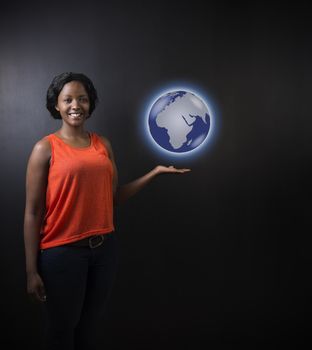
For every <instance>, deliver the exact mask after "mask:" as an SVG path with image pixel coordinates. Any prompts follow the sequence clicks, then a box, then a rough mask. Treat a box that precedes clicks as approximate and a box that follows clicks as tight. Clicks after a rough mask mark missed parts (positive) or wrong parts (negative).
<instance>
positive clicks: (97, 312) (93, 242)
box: [24, 73, 189, 350]
mask: <svg viewBox="0 0 312 350" xmlns="http://www.w3.org/2000/svg"><path fill="white" fill-rule="evenodd" d="M96 104H97V92H96V90H95V88H94V86H93V83H92V81H91V80H90V79H89V78H88V77H86V76H85V75H84V74H80V73H62V74H60V75H58V76H56V77H55V78H54V79H53V81H52V83H51V85H50V87H49V89H48V92H47V109H48V110H49V112H50V113H51V115H52V117H53V118H55V119H62V126H61V128H60V129H59V130H57V131H56V132H55V133H53V134H49V135H47V136H45V137H43V138H42V139H41V140H39V141H38V142H37V143H36V144H35V145H34V147H33V150H32V152H31V154H30V157H29V161H28V165H27V173H26V207H25V218H24V242H25V255H26V272H27V291H28V293H29V295H30V296H32V297H33V298H35V300H39V301H40V302H43V305H44V310H45V315H46V321H47V323H46V334H45V343H46V347H47V349H59V350H60V349H66V350H70V349H88V350H92V349H94V348H95V346H96V336H95V334H96V333H95V332H96V328H97V326H98V325H99V323H100V320H101V316H102V315H103V310H104V308H105V304H106V302H107V300H108V297H109V295H110V291H111V289H112V284H113V280H114V276H115V272H116V264H117V255H116V236H115V234H114V224H113V205H114V204H118V203H122V202H124V201H125V200H127V199H128V198H129V197H131V196H133V195H134V194H135V193H137V192H138V191H139V190H141V189H142V188H143V187H144V186H145V185H146V184H148V183H149V182H150V181H151V180H152V179H153V178H154V177H155V176H157V175H159V174H163V173H185V172H188V171H189V169H176V168H174V167H172V166H170V167H165V166H160V165H159V166H156V167H155V168H154V169H153V170H151V171H150V172H148V173H147V174H145V175H144V176H142V177H140V178H138V179H136V180H134V181H133V182H130V183H128V184H126V185H124V186H118V176H117V169H116V164H115V161H114V155H113V151H112V147H111V144H110V142H109V141H108V140H107V139H106V138H105V137H103V136H101V135H98V134H96V133H94V132H88V131H86V130H85V121H86V120H87V119H88V118H90V116H91V115H92V113H93V111H94V109H95V107H96Z"/></svg>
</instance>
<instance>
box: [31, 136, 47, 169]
mask: <svg viewBox="0 0 312 350" xmlns="http://www.w3.org/2000/svg"><path fill="white" fill-rule="evenodd" d="M31 158H32V159H33V160H36V161H38V162H40V163H48V162H49V161H50V158H51V145H50V142H49V140H48V138H47V137H43V138H42V139H40V140H39V141H37V142H36V143H35V145H34V147H33V149H32V152H31Z"/></svg>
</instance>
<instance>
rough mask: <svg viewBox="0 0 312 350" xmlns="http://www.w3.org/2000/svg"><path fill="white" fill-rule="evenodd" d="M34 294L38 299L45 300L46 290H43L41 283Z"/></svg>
mask: <svg viewBox="0 0 312 350" xmlns="http://www.w3.org/2000/svg"><path fill="white" fill-rule="evenodd" d="M36 294H37V295H36V296H37V298H38V300H39V301H42V302H45V301H46V300H47V295H46V292H45V289H44V286H43V285H41V286H40V287H39V288H38V291H37V293H36Z"/></svg>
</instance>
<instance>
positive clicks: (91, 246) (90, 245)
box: [89, 235, 104, 249]
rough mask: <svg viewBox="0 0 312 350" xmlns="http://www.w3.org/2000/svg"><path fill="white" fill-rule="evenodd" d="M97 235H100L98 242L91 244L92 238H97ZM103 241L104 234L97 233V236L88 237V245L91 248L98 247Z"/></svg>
mask: <svg viewBox="0 0 312 350" xmlns="http://www.w3.org/2000/svg"><path fill="white" fill-rule="evenodd" d="M98 237H101V240H100V242H98V243H96V244H93V243H92V240H93V239H97V238H98ZM103 242H104V236H103V235H97V236H94V237H90V238H89V247H90V248H92V249H94V248H97V247H99V246H100V245H101V244H102V243H103Z"/></svg>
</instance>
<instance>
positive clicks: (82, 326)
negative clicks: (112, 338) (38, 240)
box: [38, 233, 117, 350]
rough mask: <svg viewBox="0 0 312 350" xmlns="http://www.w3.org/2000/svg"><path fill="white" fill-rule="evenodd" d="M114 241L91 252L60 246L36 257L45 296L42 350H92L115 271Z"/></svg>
mask: <svg viewBox="0 0 312 350" xmlns="http://www.w3.org/2000/svg"><path fill="white" fill-rule="evenodd" d="M116 239H117V238H116V233H113V234H111V235H110V237H109V238H107V239H106V240H105V241H104V242H103V244H102V245H101V246H99V247H97V248H94V249H91V248H89V247H71V246H66V245H64V246H59V247H55V248H49V249H45V250H43V251H41V253H40V254H39V260H38V263H39V273H40V274H41V277H42V279H43V282H44V285H45V289H46V295H47V300H46V302H45V303H43V306H44V314H45V318H46V334H45V343H46V349H48V350H52V349H58V350H63V349H64V350H65V349H66V350H73V349H75V350H78V349H79V350H82V349H83V350H93V349H96V343H97V330H98V329H99V326H100V325H101V322H103V319H102V316H103V312H104V310H105V306H106V304H107V301H108V299H109V296H110V293H111V290H112V286H113V282H114V277H115V273H116V268H117V241H116Z"/></svg>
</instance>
